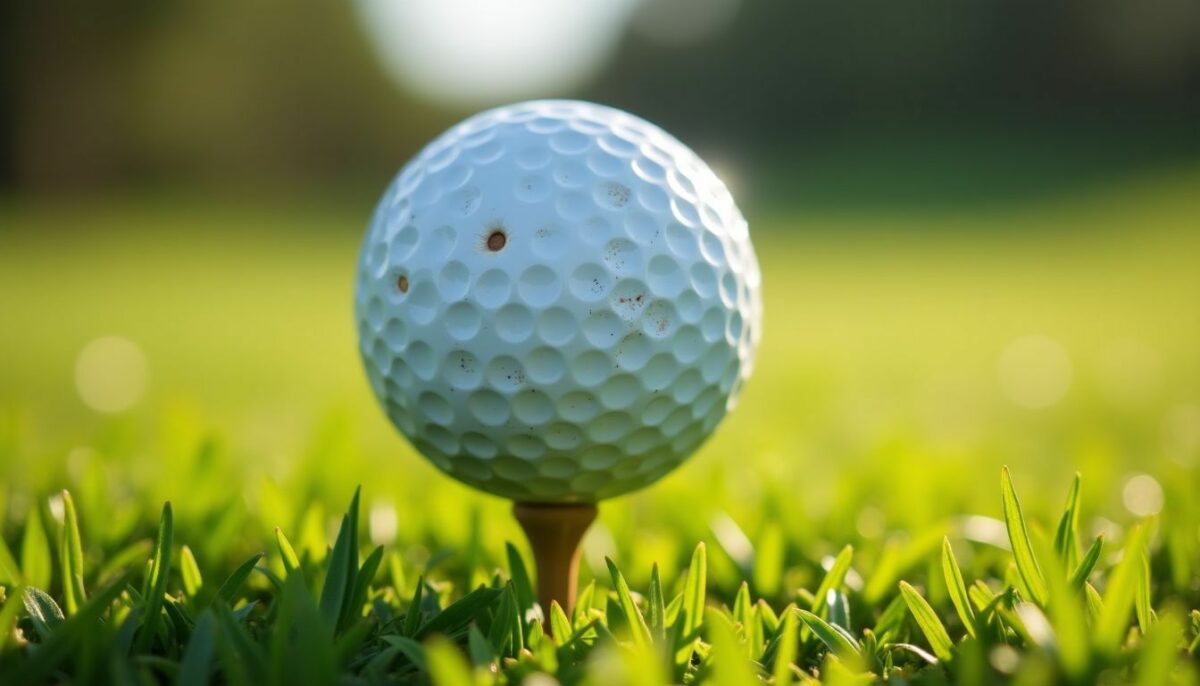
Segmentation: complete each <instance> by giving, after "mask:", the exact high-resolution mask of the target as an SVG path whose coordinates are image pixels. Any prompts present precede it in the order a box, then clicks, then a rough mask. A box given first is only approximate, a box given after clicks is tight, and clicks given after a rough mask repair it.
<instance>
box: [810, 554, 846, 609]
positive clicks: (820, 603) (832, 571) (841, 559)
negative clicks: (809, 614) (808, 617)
mask: <svg viewBox="0 0 1200 686" xmlns="http://www.w3.org/2000/svg"><path fill="white" fill-rule="evenodd" d="M853 559H854V547H853V546H849V545H848V546H846V547H845V548H842V550H841V552H839V553H838V555H837V557H836V558H834V560H833V564H832V565H831V566H830V567H829V571H828V572H826V573H825V578H823V579H821V585H820V586H818V587H817V592H816V594H814V596H813V603H812V611H813V613H814V614H816V615H821V614H824V612H825V611H826V609H827V608H828V606H829V592H830V591H832V590H835V589H838V588H841V586H842V583H843V582H844V581H845V580H846V572H848V571H850V562H851V560H853Z"/></svg>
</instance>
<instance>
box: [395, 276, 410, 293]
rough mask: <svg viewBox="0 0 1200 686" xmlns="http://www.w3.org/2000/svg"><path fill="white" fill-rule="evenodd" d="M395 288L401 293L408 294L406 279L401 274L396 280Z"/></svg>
mask: <svg viewBox="0 0 1200 686" xmlns="http://www.w3.org/2000/svg"><path fill="white" fill-rule="evenodd" d="M396 288H397V289H399V290H400V292H401V293H407V292H408V277H407V276H405V275H403V274H401V275H400V278H398V279H396Z"/></svg>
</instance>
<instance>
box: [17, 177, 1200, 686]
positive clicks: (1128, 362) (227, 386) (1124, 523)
mask: <svg viewBox="0 0 1200 686" xmlns="http://www.w3.org/2000/svg"><path fill="white" fill-rule="evenodd" d="M1198 180H1200V176H1198V175H1197V174H1196V172H1195V170H1194V169H1191V170H1189V169H1182V170H1175V171H1172V172H1164V173H1161V174H1159V175H1155V176H1146V177H1142V178H1135V179H1126V180H1124V181H1122V182H1120V183H1116V182H1114V183H1110V184H1108V185H1105V186H1103V187H1097V188H1094V189H1091V190H1090V191H1078V190H1077V191H1074V192H1073V193H1072V194H1071V195H1069V196H1062V195H1057V196H1054V197H1052V198H1051V199H1046V198H1040V199H1037V200H1036V201H1030V202H1010V203H1006V204H1003V205H995V206H985V207H979V206H972V207H970V208H968V209H963V208H956V207H950V208H942V209H929V210H914V209H911V208H906V209H904V210H903V211H892V212H889V211H886V210H881V209H880V208H878V207H870V208H864V209H861V210H854V209H841V210H838V211H832V210H829V211H825V210H822V211H812V212H807V213H806V212H800V211H788V212H778V213H769V214H765V215H761V216H755V215H753V214H752V216H751V219H752V222H753V226H754V231H755V232H756V233H755V236H756V244H757V246H758V250H759V254H760V258H761V260H762V263H763V269H764V276H765V289H766V290H765V295H766V335H765V338H764V345H763V349H762V352H761V358H760V364H759V367H758V370H757V372H756V376H755V378H754V379H753V380H752V382H751V384H750V385H749V387H748V390H747V393H746V395H745V396H744V398H743V402H742V404H741V406H740V407H739V408H738V410H737V411H736V412H735V413H734V414H733V415H731V416H730V418H729V419H728V420H727V421H726V422H725V424H723V425H722V427H721V429H720V430H719V432H718V434H717V436H716V437H714V439H713V440H712V441H710V442H709V443H708V444H707V445H706V446H705V448H704V449H703V450H702V451H701V453H700V454H699V455H698V456H697V457H696V458H694V459H693V460H692V461H690V462H689V463H688V464H687V465H685V466H684V467H683V468H681V469H680V470H678V471H677V472H676V473H674V474H673V475H671V476H670V477H668V478H667V479H665V480H664V481H663V482H661V483H660V484H657V485H655V486H654V487H652V488H650V489H647V490H645V491H642V492H640V493H638V494H635V495H633V496H631V497H628V498H622V499H619V500H616V501H613V502H611V503H606V504H604V505H603V506H602V508H601V510H602V512H601V518H600V520H599V522H598V524H597V525H596V526H595V527H594V529H593V531H592V532H591V534H590V535H589V537H588V539H587V541H586V542H585V560H584V570H583V574H584V583H585V584H586V583H589V582H592V581H595V583H596V586H595V590H594V591H593V592H592V593H591V602H590V603H589V608H590V609H589V611H579V612H576V613H573V615H566V614H562V615H560V614H558V613H556V612H555V611H554V610H553V608H539V609H533V608H531V607H530V606H529V604H530V601H529V599H530V598H532V597H533V594H532V593H531V592H530V591H529V589H528V588H527V587H526V585H527V583H528V581H527V579H528V576H529V574H528V572H526V571H524V570H523V569H522V567H524V566H525V565H528V564H529V558H528V556H527V547H526V546H525V544H524V541H523V540H522V539H521V537H520V535H519V532H518V531H517V529H516V528H515V526H514V524H513V523H512V521H511V518H510V516H509V514H508V505H507V504H506V503H504V502H502V501H499V500H497V499H493V498H489V497H486V496H482V495H478V494H475V493H472V492H470V491H469V490H468V489H466V488H464V487H461V486H458V485H456V484H454V483H452V482H450V481H449V480H448V479H446V478H444V477H442V476H441V475H439V474H437V473H436V471H435V470H434V469H433V468H431V467H429V466H428V465H426V464H425V463H424V461H422V460H421V459H420V458H419V457H418V456H416V455H414V454H413V453H412V451H411V450H410V449H409V448H408V447H407V446H406V445H405V444H403V442H402V441H400V439H398V438H396V437H395V435H394V433H393V432H392V430H391V429H390V427H388V426H387V425H386V422H385V420H384V419H383V418H382V417H381V414H380V413H379V411H378V410H377V409H376V408H375V407H374V405H373V401H372V400H371V398H370V395H369V390H368V389H367V387H366V385H365V383H364V381H363V380H362V374H361V371H360V370H359V369H358V361H357V359H356V355H355V352H354V341H353V327H352V326H351V324H350V321H349V317H350V315H349V302H350V288H351V283H352V275H353V265H354V261H355V252H356V249H357V240H358V238H359V234H360V231H361V228H362V227H361V224H362V221H363V219H362V217H361V216H360V214H361V212H358V211H357V209H358V208H357V205H356V204H355V203H337V202H334V203H329V204H318V203H313V202H309V201H305V202H293V203H288V204H285V203H280V204H278V205H271V204H261V203H260V204H256V205H254V206H250V207H244V206H232V207H230V206H223V207H214V206H212V204H211V203H206V202H203V201H201V200H200V199H198V198H194V197H191V198H172V199H169V200H163V199H145V198H139V199H124V200H108V201H91V202H82V203H80V204H77V205H75V206H72V207H65V208H64V207H63V206H61V205H60V206H55V207H53V208H52V207H50V206H39V205H37V204H25V205H20V206H13V205H9V206H6V207H4V208H3V209H0V227H4V228H3V229H2V230H0V312H3V317H4V322H3V329H0V359H3V360H5V362H4V364H2V365H0V474H2V476H0V479H2V480H3V483H4V485H5V487H4V488H3V489H0V497H2V498H3V499H4V501H5V502H4V507H3V508H0V512H3V514H4V522H3V534H4V535H3V540H4V541H5V542H6V545H5V549H6V551H0V585H2V586H3V587H4V588H5V590H6V595H7V598H6V599H5V601H4V603H3V606H2V607H0V626H2V627H3V629H4V631H3V633H2V635H3V637H4V638H3V640H4V643H3V649H2V650H3V652H2V654H0V683H22V682H35V683H36V682H63V681H69V682H72V683H112V682H122V683H124V682H138V683H140V682H144V681H147V680H149V681H158V682H175V681H178V682H180V683H205V682H206V680H210V682H211V683H248V684H258V683H276V682H278V683H333V682H335V681H338V680H339V679H340V680H341V681H342V682H345V683H409V682H412V683H419V682H421V681H422V680H424V679H426V678H430V679H432V680H433V681H434V682H436V683H465V682H467V681H470V680H472V679H478V680H480V681H485V682H486V681H489V680H501V681H505V682H507V683H517V682H521V681H523V680H524V679H525V678H526V676H527V675H528V674H530V673H532V672H540V671H544V672H548V673H549V674H551V675H553V676H554V678H556V679H558V680H559V681H560V682H562V683H596V684H607V683H622V682H630V683H634V682H637V683H657V682H662V681H672V680H674V681H686V682H711V683H746V682H750V681H752V680H753V679H754V678H756V677H758V678H761V679H774V680H775V683H785V682H793V681H794V682H800V681H803V680H807V679H812V678H820V679H821V680H823V681H825V682H827V683H859V682H860V681H862V680H864V679H865V680H870V679H872V678H873V679H878V680H891V681H892V682H894V683H900V682H903V681H905V680H907V681H911V682H918V683H943V682H947V681H950V682H956V683H994V682H995V683H999V682H1008V681H1015V682H1019V683H1057V682H1064V681H1069V682H1074V683H1090V682H1103V683H1125V682H1129V681H1134V680H1136V681H1138V682H1140V683H1147V684H1157V683H1169V682H1171V681H1172V680H1174V682H1176V683H1195V681H1196V679H1197V671H1196V668H1195V660H1194V656H1193V651H1194V650H1195V648H1196V645H1195V643H1196V638H1197V630H1198V629H1200V627H1198V626H1197V621H1198V620H1197V617H1196V614H1195V608H1198V607H1200V581H1198V579H1200V572H1198V570H1200V540H1198V536H1200V534H1198V532H1200V505H1197V504H1196V503H1195V500H1194V498H1193V492H1194V490H1195V487H1196V485H1197V483H1200V480H1198V479H1197V476H1196V472H1195V469H1196V465H1197V462H1198V460H1200V409H1198V404H1200V398H1198V396H1197V389H1198V388H1200V358H1198V357H1197V356H1196V355H1195V351H1196V350H1198V349H1200V319H1198V318H1197V317H1196V314H1195V313H1196V311H1197V309H1196V305H1197V302H1196V297H1197V296H1196V294H1197V293H1200V270H1197V269H1196V268H1195V264H1196V262H1197V254H1200V250H1198V249H1197V248H1200V236H1198V235H1197V233H1196V231H1195V200H1194V196H1195V192H1194V191H1195V188H1196V187H1197V186H1198ZM106 334H116V335H120V336H123V337H125V338H128V339H130V340H132V341H134V342H136V343H137V345H139V346H140V348H141V349H142V350H143V351H144V352H145V355H146V358H147V360H148V365H149V374H150V385H149V390H148V392H147V394H146V395H145V397H143V398H142V399H141V401H140V402H139V404H138V405H137V406H135V408H134V409H133V410H131V411H129V412H126V413H123V414H120V415H116V416H105V415H100V414H97V413H95V412H93V411H91V410H89V409H88V408H87V407H86V406H84V405H83V404H82V403H80V401H79V399H78V396H77V394H76V390H75V387H74V385H75V382H74V378H73V374H74V365H75V363H76V356H77V355H78V353H79V350H80V349H81V348H82V347H83V346H84V345H85V344H86V343H87V342H88V341H90V340H92V339H94V338H96V337H98V336H101V335H106ZM1030 334H1037V335H1045V336H1048V337H1049V338H1051V339H1052V340H1053V341H1055V342H1057V344H1058V345H1059V346H1061V349H1062V350H1063V351H1064V352H1065V353H1066V355H1067V359H1068V360H1069V384H1068V386H1067V389H1066V393H1065V395H1064V396H1063V398H1062V399H1061V400H1060V401H1058V402H1056V403H1054V404H1053V405H1051V406H1050V407H1046V408H1041V409H1037V408H1030V407H1023V406H1021V405H1020V404H1019V403H1016V402H1014V401H1013V400H1014V399H1013V397H1012V396H1011V393H1009V392H1007V391H1006V390H1005V389H1006V388H1007V387H1006V386H1005V383H1007V382H1006V380H1005V378H1004V376H1005V374H1006V373H1007V372H1006V371H1005V369H1006V368H1005V367H1004V365H1003V363H1002V362H1001V361H1002V359H1003V358H1004V355H1005V353H1006V351H1007V350H1009V349H1010V346H1011V345H1012V342H1013V341H1014V340H1020V339H1022V338H1023V337H1025V336H1028V335H1030ZM1018 381H1020V380H1018ZM1027 381H1028V380H1027V379H1026V382H1027ZM1003 464H1008V465H1010V466H1011V478H1007V477H1006V478H1005V479H1004V480H1002V479H1001V476H1000V475H1001V474H1002V472H1001V466H1002V465H1003ZM1076 472H1080V473H1082V475H1083V480H1082V487H1081V488H1079V489H1078V490H1076V489H1075V487H1074V485H1073V484H1074V481H1073V479H1074V474H1075V473H1076ZM359 483H362V484H364V488H363V490H362V491H361V496H356V497H355V498H354V503H355V505H353V506H351V507H350V508H349V510H350V512H349V513H347V514H348V516H346V517H343V516H342V514H341V513H342V512H343V510H344V509H345V508H346V502H347V501H348V500H350V499H351V496H352V494H353V493H354V492H355V486H356V485H357V484H359ZM63 488H66V489H68V490H69V491H70V493H71V495H70V496H64V495H63V494H62V493H61V489H63ZM1016 493H1019V494H1020V500H1019V503H1020V505H1019V506H1018V499H1017V497H1016V495H1015V494H1016ZM53 494H57V495H53ZM1069 494H1073V495H1069ZM168 500H169V501H170V502H171V503H172V506H171V507H170V508H166V509H164V508H163V503H164V502H165V501H168ZM1064 502H1065V503H1066V505H1064ZM1064 509H1065V510H1066V513H1067V514H1066V516H1064ZM1147 515H1149V516H1147ZM276 527H279V529H278V531H277V530H276ZM1100 536H1102V537H1103V538H1102V541H1103V542H1102V543H1101V544H1099V545H1098V547H1097V546H1094V545H1093V543H1094V541H1095V540H1097V537H1100ZM506 541H511V542H512V543H513V544H515V546H516V547H515V548H512V549H510V548H508V547H507V546H506V545H505V542H506ZM947 541H948V544H947V543H946V542H947ZM352 542H353V543H352ZM697 543H702V544H703V546H702V547H701V548H697V547H696V544H697ZM185 546H186V547H185ZM377 546H382V549H381V552H379V553H375V552H374V551H375V550H376V547H377ZM5 552H7V553H9V554H5ZM10 558H11V559H10ZM606 558H608V559H611V560H612V561H613V564H612V565H609V564H608V563H607V562H606ZM655 564H657V567H655ZM529 568H530V569H532V566H531V565H530V566H529ZM701 579H702V581H701ZM902 582H903V583H902ZM480 588H482V590H477V589H480ZM627 589H632V591H631V592H629V593H628V594H626V593H624V592H623V591H624V590H627ZM1089 589H1093V590H1089ZM539 611H540V612H541V615H542V616H543V617H545V618H546V620H547V622H548V624H549V625H550V626H557V627H558V629H556V632H557V634H558V635H560V636H564V635H567V634H570V635H571V638H569V639H564V640H561V641H552V640H551V639H549V638H548V637H546V636H545V635H544V634H543V633H542V631H541V625H540V624H539V623H538V622H537V621H535V620H536V617H537V616H538V612H539ZM60 614H61V618H60ZM12 627H15V628H16V630H15V631H12V630H10V628H12ZM439 637H440V638H439ZM864 675H869V676H866V677H864ZM533 683H537V681H536V680H535V681H534V682H533Z"/></svg>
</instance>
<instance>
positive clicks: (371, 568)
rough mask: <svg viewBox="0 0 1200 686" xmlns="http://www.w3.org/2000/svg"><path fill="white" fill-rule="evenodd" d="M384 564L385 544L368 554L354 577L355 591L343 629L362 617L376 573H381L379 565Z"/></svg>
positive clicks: (343, 621) (351, 597)
mask: <svg viewBox="0 0 1200 686" xmlns="http://www.w3.org/2000/svg"><path fill="white" fill-rule="evenodd" d="M382 564H383V546H376V547H375V549H374V550H372V551H371V554H370V555H367V559H366V560H363V564H362V567H361V568H359V570H358V574H357V575H355V577H354V593H353V594H351V596H350V606H349V607H348V608H347V609H346V614H345V616H344V617H342V627H341V628H342V629H343V630H344V629H345V628H346V627H347V626H349V624H350V623H351V622H352V621H353V620H355V619H360V618H361V617H362V609H363V606H364V605H366V604H367V596H368V595H369V594H370V593H371V582H373V581H375V575H376V574H378V573H379V566H380V565H382Z"/></svg>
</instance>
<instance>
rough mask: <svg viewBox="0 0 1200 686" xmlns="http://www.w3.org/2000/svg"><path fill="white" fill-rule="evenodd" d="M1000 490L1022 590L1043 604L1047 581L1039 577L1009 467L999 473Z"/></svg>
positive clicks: (1035, 559)
mask: <svg viewBox="0 0 1200 686" xmlns="http://www.w3.org/2000/svg"><path fill="white" fill-rule="evenodd" d="M1000 490H1001V493H1002V496H1003V502H1004V525H1005V527H1006V528H1007V529H1008V540H1009V542H1010V543H1011V544H1012V550H1013V559H1014V561H1015V562H1016V563H1017V574H1018V575H1019V576H1020V579H1021V582H1022V586H1023V588H1022V591H1023V592H1024V593H1025V595H1026V596H1027V597H1028V598H1029V599H1030V600H1032V601H1033V602H1035V603H1037V604H1038V605H1039V606H1041V607H1045V606H1046V581H1045V579H1043V578H1042V570H1041V568H1039V567H1038V562H1037V557H1036V556H1034V554H1033V545H1032V543H1031V542H1030V540H1029V530H1028V529H1027V528H1026V526H1025V516H1024V515H1023V514H1022V513H1021V502H1020V501H1019V500H1017V491H1016V489H1014V488H1013V484H1012V476H1011V475H1010V474H1009V473H1008V467H1005V468H1004V470H1003V471H1002V473H1001V478H1000Z"/></svg>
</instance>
